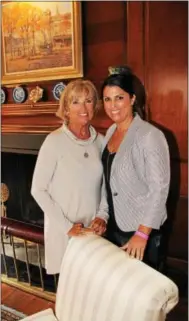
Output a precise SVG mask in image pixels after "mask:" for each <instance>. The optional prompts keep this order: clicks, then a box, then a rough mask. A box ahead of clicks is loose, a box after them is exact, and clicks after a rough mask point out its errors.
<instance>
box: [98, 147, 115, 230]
mask: <svg viewBox="0 0 189 321" xmlns="http://www.w3.org/2000/svg"><path fill="white" fill-rule="evenodd" d="M115 155H116V153H110V152H109V150H108V148H107V146H106V147H105V148H104V151H103V153H102V164H103V168H104V177H105V182H106V191H107V201H108V206H109V220H108V226H107V233H108V232H110V230H112V229H113V230H115V228H116V227H117V224H116V221H115V217H114V205H113V199H112V191H111V187H110V175H111V167H112V162H113V159H114V157H115ZM118 229H119V228H118Z"/></svg>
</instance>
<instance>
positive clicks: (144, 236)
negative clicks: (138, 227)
mask: <svg viewBox="0 0 189 321" xmlns="http://www.w3.org/2000/svg"><path fill="white" fill-rule="evenodd" d="M135 235H138V236H140V237H142V238H143V239H145V240H148V239H149V235H147V234H145V233H143V232H140V231H136V232H135Z"/></svg>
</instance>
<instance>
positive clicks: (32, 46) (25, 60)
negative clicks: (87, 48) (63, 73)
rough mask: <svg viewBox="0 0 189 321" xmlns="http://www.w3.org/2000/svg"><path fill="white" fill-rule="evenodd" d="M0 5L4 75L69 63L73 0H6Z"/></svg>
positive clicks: (71, 40) (57, 66)
mask: <svg viewBox="0 0 189 321" xmlns="http://www.w3.org/2000/svg"><path fill="white" fill-rule="evenodd" d="M1 7H2V35H3V38H2V42H3V61H4V66H3V67H4V73H5V75H6V74H7V75H8V74H13V73H17V72H19V74H20V73H22V72H23V73H27V72H32V71H36V70H40V71H48V69H52V68H67V67H73V64H74V60H75V58H74V53H75V50H76V49H77V48H75V43H74V41H73V38H74V37H73V33H74V32H75V30H74V29H73V20H74V19H75V18H74V17H75V16H74V15H75V14H76V13H74V9H73V8H74V6H73V2H71V1H69V2H64V1H62V2H60V1H59V2H57V1H54V2H48V1H47V2H39V1H36V2H23V1H17V2H13V1H12V2H11V1H10V2H8V3H3V2H2V3H1ZM79 32H81V30H80V29H79ZM79 36H80V35H79Z"/></svg>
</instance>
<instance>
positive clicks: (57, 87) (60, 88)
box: [52, 82, 66, 100]
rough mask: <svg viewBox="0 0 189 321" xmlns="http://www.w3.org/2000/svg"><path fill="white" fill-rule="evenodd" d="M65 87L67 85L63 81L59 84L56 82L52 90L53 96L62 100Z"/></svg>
mask: <svg viewBox="0 0 189 321" xmlns="http://www.w3.org/2000/svg"><path fill="white" fill-rule="evenodd" d="M65 87H66V85H65V84H64V83H63V82H59V83H58V84H56V85H55V86H54V88H53V91H52V92H53V96H54V98H55V99H56V100H60V96H61V93H62V91H63V90H64V88H65Z"/></svg>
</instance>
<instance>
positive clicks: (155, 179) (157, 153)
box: [122, 131, 170, 260]
mask: <svg viewBox="0 0 189 321" xmlns="http://www.w3.org/2000/svg"><path fill="white" fill-rule="evenodd" d="M144 157H145V170H146V180H147V185H148V190H149V193H148V197H147V200H146V206H145V208H144V216H143V219H142V221H141V224H140V226H139V227H138V231H139V233H137V234H134V235H133V237H131V239H130V240H129V241H128V242H127V243H126V244H125V245H124V246H122V249H123V250H126V251H127V252H128V253H129V254H130V255H131V256H132V257H136V258H137V259H140V260H142V259H143V256H144V252H145V248H146V245H147V242H148V236H149V235H150V233H151V231H152V229H153V228H154V229H159V228H160V226H161V225H162V221H163V217H162V215H163V213H164V211H165V205H166V201H167V196H168V191H169V184H170V158H169V150H168V145H167V142H166V140H165V137H164V135H163V133H161V132H160V131H159V132H158V131H154V132H151V133H150V134H149V135H148V136H147V137H146V139H145V144H144ZM141 232H142V233H141Z"/></svg>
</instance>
